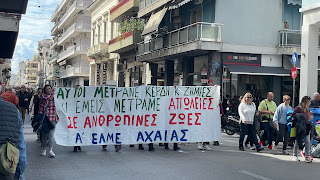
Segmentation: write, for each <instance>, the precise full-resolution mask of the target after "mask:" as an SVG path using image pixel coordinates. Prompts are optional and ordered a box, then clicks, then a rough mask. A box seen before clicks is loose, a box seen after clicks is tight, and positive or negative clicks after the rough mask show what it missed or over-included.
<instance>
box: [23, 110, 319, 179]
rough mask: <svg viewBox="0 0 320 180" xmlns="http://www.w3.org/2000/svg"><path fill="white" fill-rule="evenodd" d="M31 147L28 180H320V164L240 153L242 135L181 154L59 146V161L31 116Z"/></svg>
mask: <svg viewBox="0 0 320 180" xmlns="http://www.w3.org/2000/svg"><path fill="white" fill-rule="evenodd" d="M24 137H25V140H26V143H27V158H28V159H27V161H28V166H27V168H26V171H25V175H26V179H27V180H38V179H39V180H43V179H45V180H70V179H77V180H87V179H88V180H109V179H110V180H113V179H114V180H119V179H120V180H122V179H132V180H144V179H169V180H171V179H172V180H177V179H217V180H224V179H226V180H229V179H237V180H238V179H239V180H241V179H245V180H251V179H262V180H270V179H274V180H277V179H279V180H282V179H290V180H293V179H308V180H311V179H320V178H319V176H320V175H319V170H320V160H319V159H315V160H314V162H313V163H311V164H308V163H306V162H305V161H304V159H303V158H302V157H300V159H301V161H300V162H294V161H293V160H292V149H289V152H290V156H285V155H281V154H280V151H281V150H280V149H279V150H278V152H274V151H271V150H265V151H263V152H262V153H256V151H252V150H250V149H246V151H244V152H242V151H239V150H238V139H239V135H233V136H228V135H226V134H222V141H221V142H220V146H213V145H212V143H211V144H210V147H212V150H211V151H201V150H198V149H197V146H196V144H194V143H191V144H186V145H180V148H181V150H182V151H181V152H178V151H173V150H172V144H171V145H170V150H165V149H164V147H163V146H158V145H155V151H154V152H149V151H147V146H146V145H145V149H146V150H144V151H141V150H138V148H137V146H136V147H135V148H130V147H129V146H128V145H123V146H122V150H121V151H120V152H115V151H114V147H113V146H108V150H107V151H102V148H101V146H90V147H89V146H88V147H82V151H81V152H76V153H75V152H72V150H73V148H72V147H62V146H58V145H55V146H54V152H55V154H56V157H55V158H49V157H48V156H46V157H44V156H41V155H40V153H41V148H40V143H37V142H36V134H34V133H33V132H32V128H31V126H30V117H29V116H27V120H26V124H25V127H24Z"/></svg>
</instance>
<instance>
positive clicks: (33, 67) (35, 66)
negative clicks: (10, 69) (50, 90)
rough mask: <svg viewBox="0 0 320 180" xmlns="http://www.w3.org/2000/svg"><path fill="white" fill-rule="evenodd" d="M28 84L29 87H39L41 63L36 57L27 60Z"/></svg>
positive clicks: (26, 77)
mask: <svg viewBox="0 0 320 180" xmlns="http://www.w3.org/2000/svg"><path fill="white" fill-rule="evenodd" d="M25 72H26V76H25V79H26V84H27V87H29V88H38V84H37V80H38V72H39V63H38V61H37V60H36V58H34V59H33V60H29V59H28V60H27V62H26V71H25Z"/></svg>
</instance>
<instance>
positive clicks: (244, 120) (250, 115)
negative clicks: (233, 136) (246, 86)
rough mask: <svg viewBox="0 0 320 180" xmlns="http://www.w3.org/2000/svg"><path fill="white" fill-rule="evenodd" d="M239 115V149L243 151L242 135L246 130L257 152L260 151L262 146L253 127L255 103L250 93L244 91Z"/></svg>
mask: <svg viewBox="0 0 320 180" xmlns="http://www.w3.org/2000/svg"><path fill="white" fill-rule="evenodd" d="M238 111H239V116H240V124H241V134H240V139H239V150H240V151H244V148H243V140H244V136H245V135H246V133H247V132H248V133H249V135H250V138H251V140H252V142H253V143H254V144H255V146H256V150H257V152H259V151H262V150H263V148H261V146H260V145H259V143H258V139H257V136H256V133H255V130H254V127H253V121H254V116H255V113H256V105H255V104H254V102H252V95H251V94H250V93H246V94H245V95H244V96H243V99H242V102H241V103H240V105H239V108H238Z"/></svg>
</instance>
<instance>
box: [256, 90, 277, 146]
mask: <svg viewBox="0 0 320 180" xmlns="http://www.w3.org/2000/svg"><path fill="white" fill-rule="evenodd" d="M273 98H274V94H273V92H268V94H267V99H265V100H263V101H261V102H260V105H259V107H258V110H259V111H260V112H261V113H262V124H263V130H264V133H263V135H262V137H261V139H260V141H259V144H260V146H261V145H265V141H267V140H268V144H269V146H268V148H269V149H273V146H272V141H273V133H274V129H273V122H272V121H273V115H274V112H275V111H276V109H277V105H276V103H275V102H274V101H273Z"/></svg>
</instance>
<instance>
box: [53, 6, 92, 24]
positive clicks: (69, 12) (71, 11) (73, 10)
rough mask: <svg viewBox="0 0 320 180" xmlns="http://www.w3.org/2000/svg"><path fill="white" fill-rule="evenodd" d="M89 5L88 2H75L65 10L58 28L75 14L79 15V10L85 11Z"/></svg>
mask: <svg viewBox="0 0 320 180" xmlns="http://www.w3.org/2000/svg"><path fill="white" fill-rule="evenodd" d="M90 4H91V2H90V1H88V0H83V1H79V0H76V1H75V2H74V3H73V4H72V5H71V6H70V8H69V9H68V10H67V12H66V13H65V14H64V15H63V16H62V18H61V20H60V22H61V23H60V24H59V27H61V26H62V25H63V24H64V23H65V22H66V20H67V19H69V18H72V17H73V16H74V15H75V14H77V13H79V11H80V10H85V9H86V8H87V7H88V6H90Z"/></svg>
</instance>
